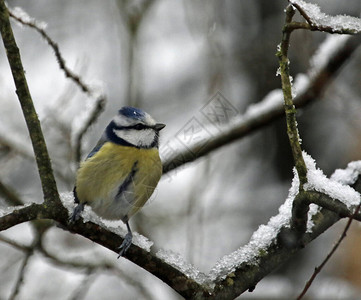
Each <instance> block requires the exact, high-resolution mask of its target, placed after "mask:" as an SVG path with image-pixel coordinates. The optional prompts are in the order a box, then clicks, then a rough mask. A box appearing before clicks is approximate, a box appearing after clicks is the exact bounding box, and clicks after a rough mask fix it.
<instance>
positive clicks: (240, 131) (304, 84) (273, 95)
mask: <svg viewBox="0 0 361 300" xmlns="http://www.w3.org/2000/svg"><path fill="white" fill-rule="evenodd" d="M330 42H332V47H322V45H321V46H320V48H319V50H318V51H316V54H315V56H314V58H311V61H313V62H314V64H313V67H312V68H311V69H310V70H309V72H308V74H307V75H305V74H299V75H297V76H295V83H294V85H293V86H294V89H295V91H296V93H297V95H296V97H295V98H294V99H293V102H294V104H295V106H296V108H301V107H304V106H306V105H308V104H310V103H312V102H314V101H316V100H317V99H319V97H320V96H321V95H322V93H323V92H324V90H325V89H326V88H327V86H328V85H329V84H330V83H331V82H332V79H333V78H334V77H335V76H336V75H337V72H338V71H339V70H340V68H341V67H342V66H343V65H344V64H345V63H346V62H347V61H348V60H349V59H350V57H351V55H352V54H353V53H354V52H355V50H356V49H357V48H358V47H359V46H360V44H361V36H355V37H347V38H343V37H339V36H334V37H331V38H327V39H326V41H325V44H326V43H330ZM321 57H322V61H321V60H320V58H321ZM283 115H284V108H283V98H282V91H281V90H280V89H278V90H274V91H271V92H270V93H269V94H268V95H267V96H266V97H265V98H264V99H263V100H262V101H260V102H257V104H253V105H250V106H249V108H248V109H247V110H246V112H245V113H244V114H242V115H239V116H237V117H236V118H234V119H233V120H231V122H230V123H229V124H226V125H223V126H222V127H219V129H220V130H219V131H217V132H216V133H213V135H212V138H211V139H210V140H208V141H207V143H206V144H205V145H204V144H202V143H196V144H193V145H191V146H188V149H181V150H179V151H176V152H173V153H170V154H169V155H166V156H165V157H164V160H163V172H164V173H167V172H169V171H172V170H173V169H176V168H178V167H180V166H182V165H185V164H187V163H189V162H193V161H195V160H197V159H198V158H201V157H203V156H205V155H207V154H209V153H211V152H212V151H215V150H217V149H219V148H221V147H223V146H225V145H229V144H231V143H233V142H236V141H238V140H240V139H242V138H243V137H245V136H248V135H249V134H252V133H253V132H255V131H257V130H259V129H262V128H264V127H265V126H267V125H269V124H270V123H272V122H274V121H275V120H277V119H279V118H280V117H282V116H283ZM161 150H162V149H161Z"/></svg>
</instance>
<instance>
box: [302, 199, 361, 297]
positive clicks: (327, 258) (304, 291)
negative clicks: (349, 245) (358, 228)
mask: <svg viewBox="0 0 361 300" xmlns="http://www.w3.org/2000/svg"><path fill="white" fill-rule="evenodd" d="M360 208H361V203H360V204H359V205H358V206H357V207H356V209H355V212H354V213H353V214H352V216H351V217H350V218H349V219H348V222H347V224H346V226H345V229H344V230H343V232H342V234H341V236H340V238H339V239H338V241H337V242H336V244H335V245H334V246H333V247H332V249H331V251H330V252H329V253H328V255H327V256H326V258H325V259H324V260H323V262H322V263H321V264H320V265H319V266H318V267H316V268H315V271H314V272H313V274H312V276H311V278H310V279H309V280H308V281H307V282H306V285H305V287H304V288H303V290H302V292H301V294H300V295H299V296H298V297H297V300H300V299H302V297H303V296H304V295H305V294H306V292H307V291H308V289H309V288H310V286H311V285H312V283H313V281H314V280H315V278H316V276H317V275H318V274H319V273H320V272H321V270H322V269H323V267H324V266H325V265H326V263H327V262H328V261H329V259H330V258H331V257H332V255H333V254H334V253H335V251H336V250H337V248H338V247H339V246H340V244H341V242H342V240H343V239H344V238H345V237H346V233H347V231H348V229H349V228H350V226H351V223H352V221H353V220H354V218H355V216H356V215H357V214H358V212H359V210H360Z"/></svg>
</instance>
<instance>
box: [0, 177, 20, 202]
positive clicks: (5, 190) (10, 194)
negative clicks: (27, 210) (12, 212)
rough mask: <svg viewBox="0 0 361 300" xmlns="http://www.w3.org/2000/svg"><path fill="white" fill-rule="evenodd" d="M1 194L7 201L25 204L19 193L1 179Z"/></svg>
mask: <svg viewBox="0 0 361 300" xmlns="http://www.w3.org/2000/svg"><path fill="white" fill-rule="evenodd" d="M0 196H2V197H3V198H4V199H5V201H6V202H7V203H8V204H9V205H11V206H16V205H23V204H24V203H23V201H22V200H21V199H20V198H19V197H18V195H17V194H16V193H15V192H14V191H13V190H12V189H11V188H9V187H8V186H6V185H5V184H4V183H3V182H2V181H1V180H0Z"/></svg>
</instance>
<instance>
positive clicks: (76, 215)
mask: <svg viewBox="0 0 361 300" xmlns="http://www.w3.org/2000/svg"><path fill="white" fill-rule="evenodd" d="M84 206H85V203H78V205H77V206H75V208H74V211H73V213H72V214H71V216H70V218H69V222H70V223H74V222H75V221H78V220H79V218H80V214H81V212H82V211H83V210H84Z"/></svg>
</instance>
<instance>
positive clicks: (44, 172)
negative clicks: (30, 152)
mask: <svg viewBox="0 0 361 300" xmlns="http://www.w3.org/2000/svg"><path fill="white" fill-rule="evenodd" d="M0 31H1V36H2V39H3V42H4V46H5V49H6V54H7V58H8V61H9V64H10V68H11V72H12V74H13V78H14V82H15V86H16V94H17V95H18V98H19V101H20V104H21V108H22V111H23V114H24V117H25V121H26V124H27V127H28V131H29V134H30V138H31V141H32V144H33V149H34V153H35V157H36V162H37V166H38V170H39V175H40V180H41V184H42V189H43V193H44V200H45V201H46V202H50V201H57V202H60V200H59V195H58V191H57V187H56V182H55V178H54V175H53V170H52V167H51V163H50V158H49V154H48V150H47V147H46V143H45V140H44V136H43V133H42V130H41V126H40V122H39V119H38V117H37V114H36V111H35V108H34V105H33V101H32V99H31V95H30V92H29V88H28V84H27V81H26V78H25V73H24V68H23V66H22V62H21V58H20V51H19V48H18V47H17V45H16V41H15V38H14V34H13V31H12V28H11V25H10V21H9V13H8V10H7V7H6V6H5V2H4V0H0Z"/></svg>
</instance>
